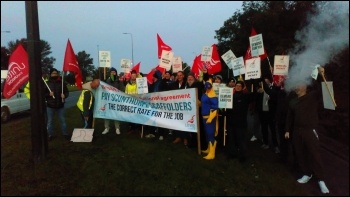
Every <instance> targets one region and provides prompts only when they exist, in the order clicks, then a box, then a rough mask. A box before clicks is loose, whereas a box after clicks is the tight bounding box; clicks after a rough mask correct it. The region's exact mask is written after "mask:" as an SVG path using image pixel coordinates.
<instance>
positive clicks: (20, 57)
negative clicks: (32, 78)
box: [2, 44, 29, 98]
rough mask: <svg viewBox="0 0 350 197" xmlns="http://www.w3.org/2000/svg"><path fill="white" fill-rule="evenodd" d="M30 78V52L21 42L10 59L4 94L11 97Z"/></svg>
mask: <svg viewBox="0 0 350 197" xmlns="http://www.w3.org/2000/svg"><path fill="white" fill-rule="evenodd" d="M28 80H29V63H28V54H27V52H26V51H25V50H24V48H23V46H22V45H21V44H18V46H17V48H16V49H15V50H14V51H13V53H12V54H11V56H10V59H9V67H8V73H7V77H6V82H5V85H4V91H3V94H2V95H3V96H4V97H5V98H11V97H12V96H13V95H15V93H16V91H17V90H18V89H19V88H20V87H21V86H22V85H23V84H24V83H26V82H27V81H28Z"/></svg>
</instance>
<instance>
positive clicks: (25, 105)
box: [1, 70, 30, 122]
mask: <svg viewBox="0 0 350 197" xmlns="http://www.w3.org/2000/svg"><path fill="white" fill-rule="evenodd" d="M6 76H7V70H1V122H7V121H8V120H9V119H10V116H11V115H12V114H15V113H20V112H25V111H28V110H30V100H29V99H28V98H27V97H26V95H25V93H24V87H25V85H26V84H24V85H22V87H20V88H19V89H18V90H17V92H16V94H15V95H13V96H12V97H11V98H9V99H6V98H4V97H3V96H2V91H3V89H4V85H5V83H6Z"/></svg>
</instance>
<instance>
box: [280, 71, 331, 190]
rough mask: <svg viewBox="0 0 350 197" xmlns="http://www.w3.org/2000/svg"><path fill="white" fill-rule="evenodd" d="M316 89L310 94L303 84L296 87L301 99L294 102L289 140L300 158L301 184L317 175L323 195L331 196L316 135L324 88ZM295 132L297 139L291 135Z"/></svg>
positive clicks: (286, 135) (287, 124) (290, 105)
mask: <svg viewBox="0 0 350 197" xmlns="http://www.w3.org/2000/svg"><path fill="white" fill-rule="evenodd" d="M318 72H319V74H321V75H323V73H324V68H323V67H319V68H318ZM315 85H316V88H315V90H312V91H309V90H308V87H307V85H306V84H304V83H303V82H300V83H299V85H298V86H296V88H295V93H296V95H297V98H294V99H292V100H291V101H290V104H289V108H288V114H287V121H286V130H285V131H286V132H285V135H284V136H285V138H286V139H289V138H290V137H293V140H292V142H293V144H294V148H295V153H296V159H297V161H298V164H299V166H300V168H301V171H302V172H303V174H304V175H303V176H302V177H301V178H300V179H298V180H297V181H298V183H301V184H304V183H307V182H309V180H310V179H311V178H312V176H313V175H314V176H315V178H316V179H317V181H318V185H319V187H320V189H321V192H322V193H324V194H325V193H329V190H328V188H327V186H326V184H325V182H324V172H323V165H322V159H321V155H320V148H321V147H320V141H319V136H318V134H317V132H316V128H317V126H318V106H319V103H318V101H319V100H322V99H321V98H322V89H321V87H320V85H318V84H315ZM291 131H293V136H291V135H290V132H291Z"/></svg>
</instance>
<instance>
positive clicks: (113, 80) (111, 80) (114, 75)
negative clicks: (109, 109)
mask: <svg viewBox="0 0 350 197" xmlns="http://www.w3.org/2000/svg"><path fill="white" fill-rule="evenodd" d="M106 83H107V84H108V85H111V86H113V87H115V88H117V89H118V90H120V91H123V92H124V91H125V87H124V84H123V82H122V81H120V79H119V77H118V72H117V69H115V68H113V67H112V68H111V69H110V76H109V77H108V78H107V80H106ZM112 121H113V122H114V127H115V132H116V134H117V135H120V122H119V120H112ZM109 125H110V120H109V119H105V120H104V126H105V130H104V131H103V132H102V134H107V133H108V132H109V128H110V126H109Z"/></svg>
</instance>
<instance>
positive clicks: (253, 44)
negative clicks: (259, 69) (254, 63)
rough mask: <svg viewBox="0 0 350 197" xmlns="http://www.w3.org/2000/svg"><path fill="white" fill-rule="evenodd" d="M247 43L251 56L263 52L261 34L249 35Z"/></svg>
mask: <svg viewBox="0 0 350 197" xmlns="http://www.w3.org/2000/svg"><path fill="white" fill-rule="evenodd" d="M249 43H250V49H251V53H252V57H256V56H259V55H262V54H264V53H265V52H264V43H263V39H262V34H257V35H255V36H251V37H249Z"/></svg>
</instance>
